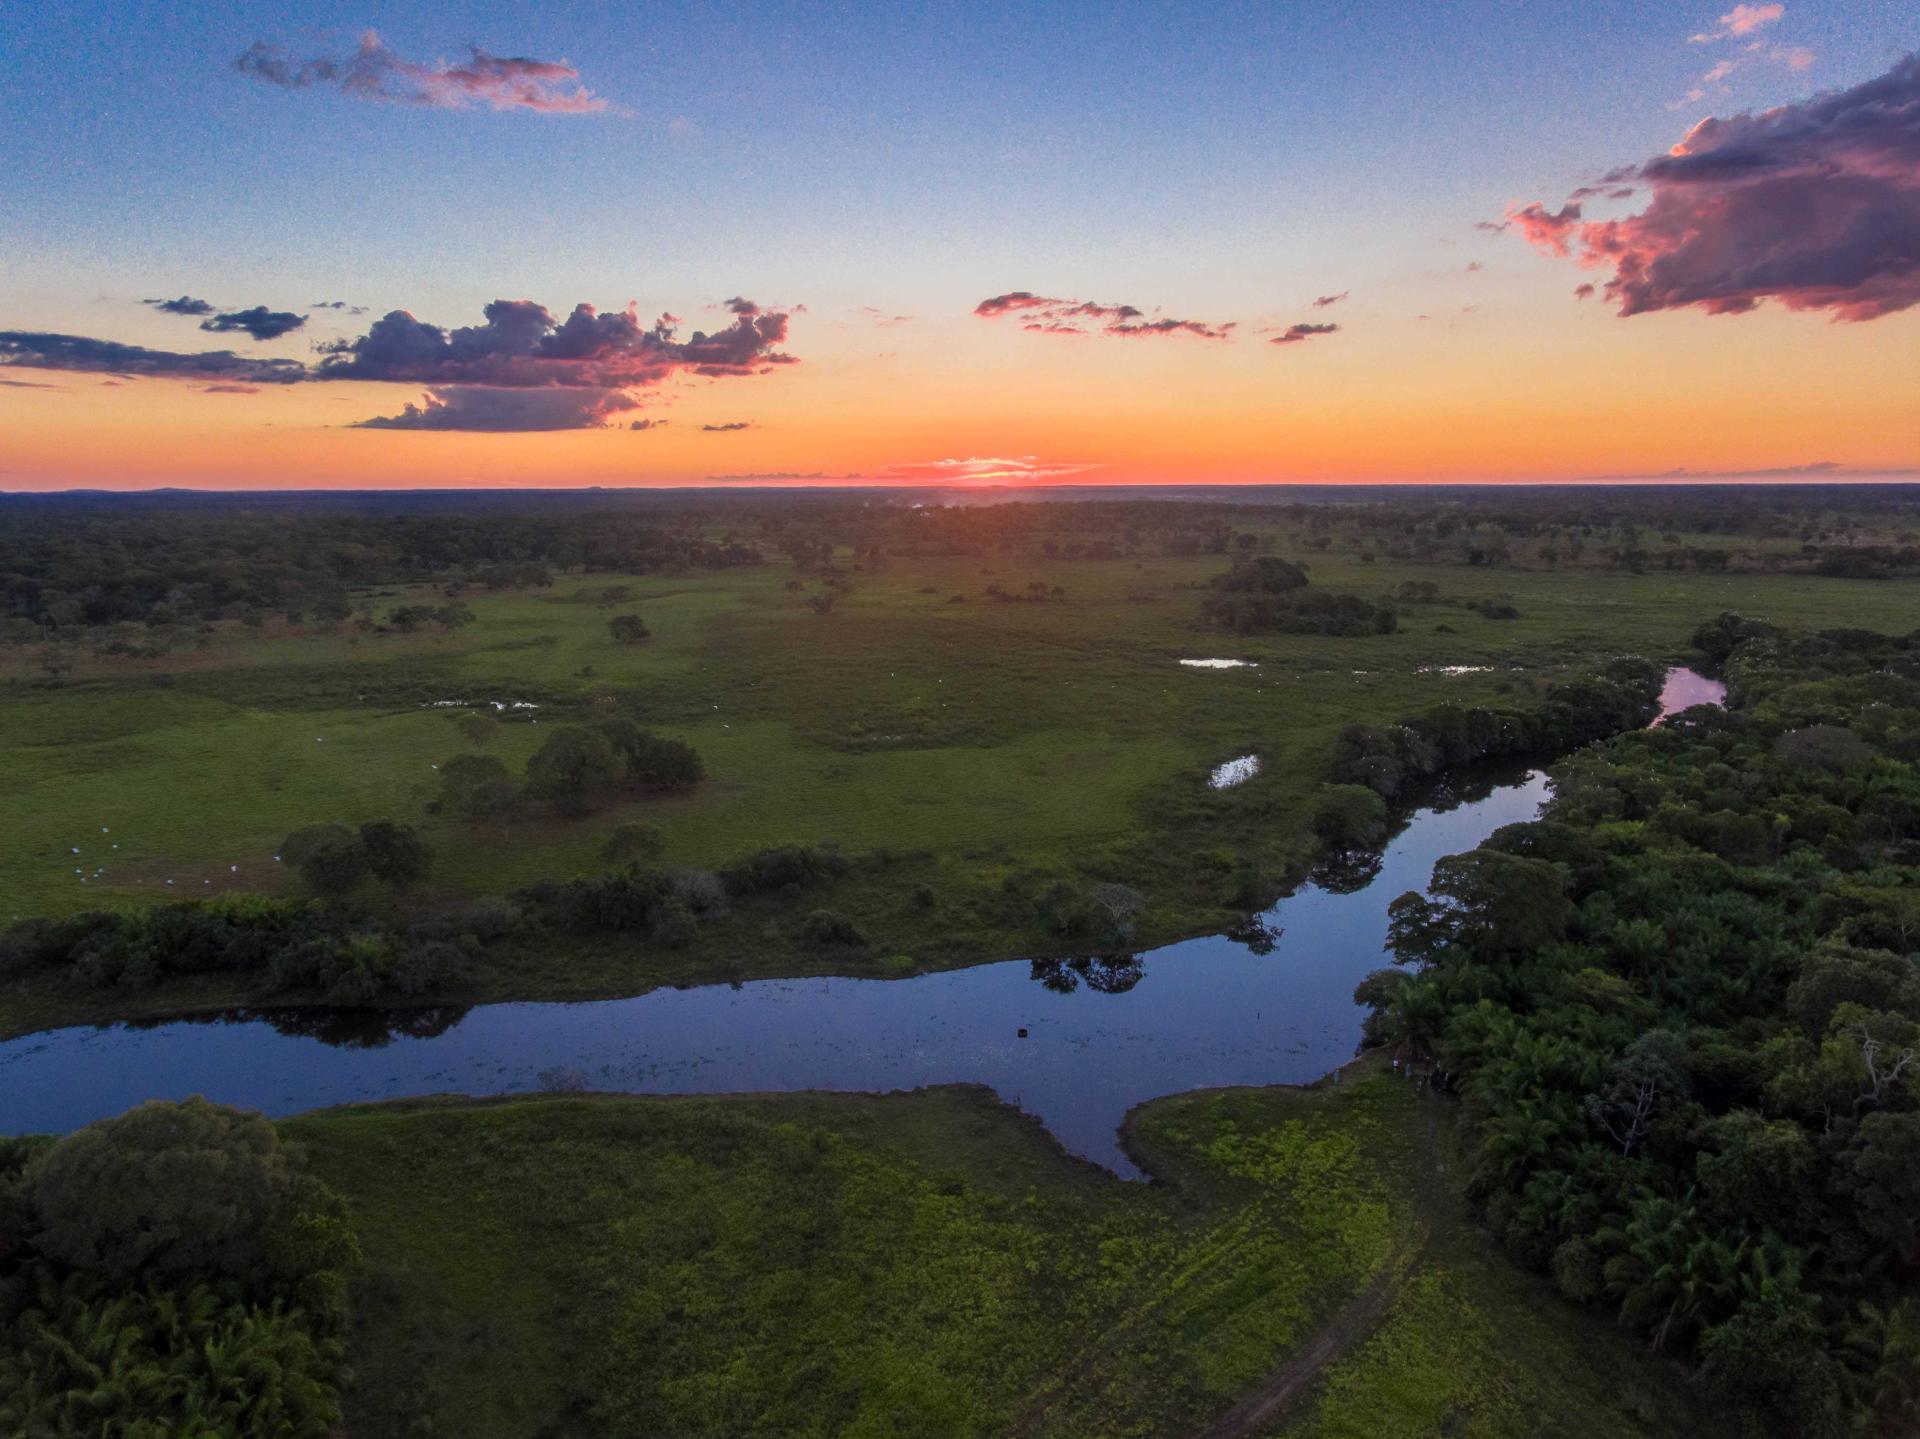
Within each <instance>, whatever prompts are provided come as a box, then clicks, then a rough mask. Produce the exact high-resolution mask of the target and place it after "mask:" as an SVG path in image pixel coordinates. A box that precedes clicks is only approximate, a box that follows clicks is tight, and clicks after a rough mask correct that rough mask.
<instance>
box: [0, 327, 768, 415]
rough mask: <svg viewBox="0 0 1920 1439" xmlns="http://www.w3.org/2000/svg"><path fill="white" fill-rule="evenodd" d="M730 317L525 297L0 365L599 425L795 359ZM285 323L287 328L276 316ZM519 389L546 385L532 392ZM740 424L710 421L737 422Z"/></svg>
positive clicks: (13, 355) (75, 345)
mask: <svg viewBox="0 0 1920 1439" xmlns="http://www.w3.org/2000/svg"><path fill="white" fill-rule="evenodd" d="M729 308H730V309H732V311H733V314H734V319H733V321H732V323H731V324H729V325H727V326H725V327H724V328H722V329H719V330H716V331H714V332H712V333H711V334H709V333H707V332H705V331H701V330H695V331H694V332H693V334H692V335H691V336H690V337H688V338H687V339H684V340H682V339H680V338H679V336H678V332H677V330H676V328H675V322H674V320H673V317H672V316H670V315H663V316H662V317H661V318H660V319H658V320H656V321H654V322H653V323H652V324H650V325H647V324H642V323H641V321H640V318H639V316H638V314H637V312H636V311H635V308H634V307H633V306H632V305H629V306H627V308H626V309H625V310H620V311H614V312H611V313H602V312H600V311H598V310H595V309H594V307H593V306H591V305H584V304H583V305H576V306H574V308H573V310H572V311H571V312H570V313H569V314H568V315H567V317H566V319H564V320H561V319H557V318H556V317H555V316H554V315H553V313H552V312H551V311H549V310H548V309H547V308H546V307H545V306H544V305H539V304H536V303H535V302H533V301H532V300H495V301H494V302H493V303H492V304H490V305H488V306H487V307H486V309H485V311H484V312H483V314H484V323H482V324H479V325H469V326H462V327H459V328H455V329H451V330H449V329H444V328H442V327H441V326H438V325H431V324H428V323H426V322H425V321H422V320H418V319H416V318H415V317H414V316H413V315H411V314H409V313H408V312H407V311H405V310H393V311H390V312H389V313H387V314H385V315H383V316H381V317H380V318H379V319H378V320H376V321H374V323H373V324H372V326H371V327H369V329H368V330H367V332H366V333H365V334H364V335H361V336H359V337H358V338H355V339H351V340H337V341H333V342H331V343H329V344H325V345H321V346H319V347H318V350H319V354H320V358H319V359H318V360H317V361H315V362H314V363H311V364H308V363H304V362H302V361H299V360H282V359H271V360H269V359H250V358H248V357H246V356H242V355H236V354H235V353H233V352H232V351H231V350H213V351H206V352H202V353H199V354H183V353H179V352H175V351H170V350H151V349H147V348H146V347H144V346H141V345H124V344H120V343H118V342H117V341H113V340H97V339H92V338H89V337H87V336H84V335H60V334H47V333H41V332H37V331H27V330H5V331H0V367H7V366H16V365H17V366H19V367H21V368H24V369H41V370H68V371H76V372H80V373H90V374H102V375H117V376H138V377H143V378H145V377H151V378H172V379H185V380H201V381H218V382H225V383H229V384H252V385H270V384H271V385H291V384H302V383H317V382H321V381H330V380H360V381H369V382H374V383H382V384H412V385H419V386H422V387H424V389H425V390H426V394H425V395H424V396H423V397H422V400H421V403H419V404H409V405H407V406H406V407H405V408H404V409H403V410H401V412H400V413H398V414H395V415H385V416H375V417H374V418H372V419H370V420H366V421H362V422H361V423H362V425H363V426H365V427H368V428H373V429H396V430H459V429H467V430H481V431H506V430H559V429H585V428H591V427H595V426H599V425H603V424H605V423H607V420H608V418H609V416H611V415H614V414H617V413H620V412H622V411H625V410H631V409H634V408H635V407H636V406H637V404H638V402H637V401H635V400H633V399H632V398H631V397H630V396H628V395H627V394H626V393H625V392H626V391H628V390H636V389H646V388H649V387H652V386H656V385H660V384H662V383H664V382H665V381H667V380H669V379H671V378H673V377H674V376H675V375H680V374H688V375H695V376H700V377H703V378H708V379H726V378H738V377H744V376H749V375H760V374H765V373H767V372H768V371H770V370H772V369H774V368H775V367H777V366H781V365H791V364H797V363H799V361H798V360H797V359H795V357H793V356H792V355H789V354H786V353H784V352H782V351H781V350H779V349H777V348H776V347H777V346H778V345H780V344H781V343H783V342H784V341H785V339H786V337H787V316H786V315H785V314H784V313H783V312H781V311H777V310H776V311H769V310H764V309H762V308H761V307H760V306H758V305H755V304H753V303H752V302H751V301H749V300H742V299H738V298H736V299H735V300H733V301H731V302H729ZM289 322H291V323H289ZM304 323H305V319H304V317H302V316H299V315H292V314H289V313H286V312H280V311H269V310H266V309H265V308H264V307H257V308H256V309H254V310H247V311H236V312H234V313H232V314H222V315H219V316H217V317H216V318H215V319H213V320H209V321H207V322H205V323H204V324H203V325H202V328H203V329H209V330H214V329H220V330H244V331H246V332H247V333H248V334H250V335H252V336H253V337H254V338H256V339H269V338H272V337H273V336H275V335H279V334H284V333H286V332H287V331H288V330H290V329H294V328H298V326H300V325H302V324H304ZM518 392H547V393H546V395H545V398H534V397H529V396H528V395H525V394H519V393H518ZM746 423H747V422H744V421H743V422H739V423H738V424H735V425H733V426H723V427H719V428H744V427H745V424H746Z"/></svg>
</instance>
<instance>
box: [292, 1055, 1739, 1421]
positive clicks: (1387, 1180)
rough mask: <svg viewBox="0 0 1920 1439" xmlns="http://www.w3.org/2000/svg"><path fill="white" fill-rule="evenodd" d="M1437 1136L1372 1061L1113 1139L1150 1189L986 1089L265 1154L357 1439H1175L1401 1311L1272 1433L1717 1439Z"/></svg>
mask: <svg viewBox="0 0 1920 1439" xmlns="http://www.w3.org/2000/svg"><path fill="white" fill-rule="evenodd" d="M1451 1114H1452V1111H1451V1106H1450V1105H1449V1104H1448V1103H1447V1102H1446V1101H1444V1100H1442V1099H1440V1098H1439V1097H1437V1096H1432V1095H1428V1094H1425V1093H1423V1092H1421V1091H1419V1090H1418V1089H1416V1087H1414V1086H1412V1085H1408V1084H1406V1083H1405V1082H1404V1081H1400V1080H1397V1079H1396V1078H1394V1076H1393V1075H1392V1073H1391V1071H1388V1070H1386V1069H1385V1067H1384V1065H1383V1064H1382V1063H1381V1062H1380V1061H1379V1060H1377V1059H1369V1060H1366V1061H1362V1062H1360V1063H1359V1064H1357V1065H1355V1066H1353V1067H1351V1068H1350V1069H1349V1070H1348V1071H1347V1072H1346V1077H1345V1078H1344V1080H1343V1082H1342V1083H1340V1084H1338V1085H1334V1084H1328V1085H1323V1086H1320V1087H1317V1088H1313V1089H1287V1088H1267V1089H1255V1090H1245V1089H1242V1090H1231V1091H1215V1092H1206V1093H1199V1094H1193V1095H1181V1096H1177V1097H1173V1098H1168V1099H1163V1100H1157V1101H1154V1102H1153V1103H1151V1104H1149V1105H1146V1106H1144V1107H1142V1108H1141V1109H1140V1110H1138V1111H1136V1113H1135V1115H1134V1117H1133V1119H1132V1120H1131V1121H1130V1130H1131V1131H1132V1132H1133V1133H1134V1134H1135V1135H1136V1136H1137V1140H1136V1142H1137V1143H1138V1145H1139V1146H1140V1152H1141V1153H1142V1155H1143V1156H1145V1157H1150V1159H1151V1162H1152V1164H1153V1166H1154V1176H1155V1178H1156V1180H1157V1181H1158V1182H1156V1183H1155V1184H1152V1185H1147V1186H1141V1185H1125V1184H1121V1183H1119V1182H1117V1181H1115V1180H1114V1179H1112V1178H1111V1177H1110V1176H1108V1175H1106V1174H1104V1173H1102V1172H1100V1171H1099V1170H1097V1169H1095V1168H1094V1167H1093V1166H1090V1165H1088V1164H1086V1163H1084V1162H1083V1161H1079V1160H1076V1159H1073V1158H1072V1157H1070V1156H1068V1155H1066V1154H1064V1153H1063V1152H1062V1151H1061V1150H1060V1149H1059V1147H1058V1146H1057V1145H1055V1144H1054V1143H1053V1142H1052V1141H1051V1140H1050V1139H1049V1138H1048V1137H1047V1136H1046V1135H1045V1134H1044V1133H1043V1132H1041V1131H1040V1130H1039V1129H1038V1127H1037V1126H1035V1125H1033V1123H1032V1122H1031V1121H1030V1120H1027V1119H1025V1118H1023V1117H1022V1116H1020V1115H1018V1114H1016V1113H1014V1112H1013V1111H1012V1110H1011V1109H1009V1108H1008V1107H1007V1106H1004V1105H1001V1104H998V1103H995V1102H994V1101H993V1100H992V1099H991V1098H990V1097H989V1096H988V1095H987V1094H986V1093H985V1092H984V1091H982V1090H979V1089H977V1088H942V1089H934V1090H926V1091H921V1092H918V1093H914V1094H910V1095H894V1096H872V1095H785V1096H766V1095H758V1096H737V1097H727V1098H657V1097H628V1096H579V1097H546V1098H537V1099H521V1100H499V1101H489V1102H471V1101H411V1102H406V1103H401V1104H394V1105H381V1106H372V1107H355V1108H349V1109H342V1110H333V1111H327V1112H322V1113H319V1114H312V1115H307V1116H303V1117H301V1118H299V1119H294V1120H287V1121H283V1122H282V1124H281V1129H282V1132H283V1134H284V1135H285V1136H286V1137H287V1138H288V1139H290V1140H293V1141H295V1142H297V1143H299V1144H300V1145H302V1146H303V1147H304V1148H305V1149H306V1150H307V1152H308V1154H309V1155H310V1156H311V1162H312V1164H313V1166H314V1169H315V1171H316V1172H317V1173H318V1174H320V1175H321V1176H322V1177H323V1178H324V1179H326V1181H327V1182H328V1183H329V1184H331V1185H333V1186H334V1187H335V1188H336V1189H338V1190H339V1191H340V1192H341V1193H343V1194H344V1195H345V1196H346V1197H347V1199H348V1201H349V1204H350V1205H351V1208H352V1213H353V1215H354V1222H355V1225H356V1228H357V1230H358V1232H359V1234H360V1239H361V1244H362V1247H363V1249H364V1251H365V1254H366V1258H367V1264H366V1268H365V1270H364V1271H363V1273H362V1275H361V1277H360V1278H359V1279H358V1280H357V1281H356V1284H355V1288H354V1294H353V1302H354V1332H355V1335H356V1342H355V1351H354V1355H353V1369H354V1372H355V1375H356V1387H355V1388H354V1390H353V1391H352V1392H351V1394H350V1395H349V1399H348V1420H349V1425H350V1427H351V1428H352V1430H353V1432H354V1433H355V1434H357V1435H363V1436H373V1439H381V1436H386V1435H401V1434H405V1433H408V1432H409V1426H410V1425H414V1424H416V1422H417V1421H418V1420H419V1419H421V1418H423V1417H424V1418H427V1419H430V1420H431V1421H432V1423H433V1427H434V1429H435V1431H436V1432H446V1433H460V1434H462V1435H466V1436H472V1439H489V1436H495V1435H498V1436H502V1439H505V1436H508V1435H513V1436H524V1435H527V1434H531V1433H535V1432H539V1431H540V1430H541V1429H542V1427H543V1426H557V1427H558V1428H561V1429H564V1430H565V1431H566V1432H570V1433H586V1434H591V1433H595V1432H602V1431H607V1432H633V1430H634V1429H635V1428H636V1427H645V1428H650V1429H652V1430H654V1431H656V1432H671V1433H674V1434H676V1435H680V1436H685V1439H699V1436H702V1435H708V1434H712V1435H719V1434H722V1433H729V1432H733V1430H732V1429H731V1428H730V1427H729V1426H730V1424H731V1423H732V1420H731V1419H730V1418H729V1416H733V1415H741V1414H749V1413H750V1414H753V1415H755V1416H756V1422H758V1423H760V1424H761V1425H763V1426H765V1427H768V1428H769V1429H778V1430H779V1431H780V1432H800V1431H801V1430H802V1429H803V1428H804V1427H805V1423H804V1422H803V1421H802V1417H801V1416H813V1419H818V1417H819V1416H821V1415H831V1416H834V1417H833V1427H834V1429H835V1430H836V1432H849V1431H859V1432H864V1430H863V1429H862V1426H863V1425H865V1426H867V1427H872V1426H874V1425H879V1426H880V1428H879V1429H876V1430H875V1432H889V1433H892V1432H899V1433H908V1432H911V1433H940V1434H943V1435H954V1436H967V1435H979V1436H982V1439H985V1436H988V1435H1001V1434H1008V1433H1018V1434H1025V1435H1030V1436H1074V1435H1096V1434H1097V1435H1111V1434H1114V1433H1117V1432H1127V1433H1133V1434H1140V1435H1162V1434H1165V1435H1174V1434H1191V1433H1194V1432H1197V1431H1198V1430H1199V1429H1201V1428H1202V1427H1203V1426H1204V1425H1205V1424H1207V1423H1211V1422H1213V1421H1215V1420H1218V1419H1220V1418H1221V1417H1222V1416H1225V1415H1226V1414H1228V1412H1229V1411H1230V1410H1231V1409H1232V1408H1233V1406H1234V1405H1235V1403H1236V1401H1238V1400H1239V1399H1241V1398H1242V1397H1243V1396H1245V1395H1247V1394H1248V1393H1250V1392H1254V1391H1257V1390H1259V1389H1260V1386H1261V1385H1262V1384H1263V1383H1265V1382H1266V1381H1267V1380H1268V1379H1269V1378H1270V1376H1272V1375H1273V1373H1274V1372H1275V1370H1276V1369H1277V1368H1278V1367H1280V1366H1282V1365H1284V1364H1285V1363H1286V1362H1287V1360H1288V1359H1289V1357H1290V1356H1294V1355H1298V1354H1300V1353H1302V1352H1305V1351H1308V1350H1310V1349H1312V1348H1313V1347H1314V1345H1315V1341H1316V1340H1317V1339H1319V1338H1320V1337H1321V1336H1322V1334H1323V1333H1324V1332H1325V1331H1326V1330H1327V1329H1328V1328H1329V1326H1331V1325H1333V1324H1335V1322H1336V1321H1338V1320H1339V1319H1340V1317H1341V1316H1342V1315H1343V1314H1344V1313H1346V1311H1347V1310H1348V1308H1349V1306H1350V1304H1351V1303H1352V1302H1353V1301H1354V1300H1355V1298H1356V1297H1357V1296H1359V1295H1361V1294H1362V1293H1363V1292H1365V1291H1367V1290H1368V1289H1369V1288H1370V1287H1371V1286H1376V1285H1377V1284H1379V1283H1380V1282H1381V1281H1382V1280H1383V1278H1384V1280H1385V1281H1386V1282H1387V1284H1388V1287H1389V1289H1390V1293H1389V1294H1388V1295H1387V1299H1386V1302H1385V1303H1384V1304H1383V1305H1382V1306H1381V1308H1380V1312H1379V1315H1378V1320H1377V1322H1376V1323H1375V1324H1373V1325H1371V1326H1363V1327H1361V1328H1360V1329H1358V1330H1356V1331H1355V1332H1352V1333H1350V1334H1346V1335H1345V1340H1344V1342H1343V1344H1342V1345H1341V1346H1340V1347H1339V1348H1338V1349H1337V1351H1336V1352H1334V1353H1331V1354H1329V1355H1327V1356H1326V1357H1325V1358H1324V1360H1323V1361H1322V1363H1321V1364H1320V1366H1319V1367H1318V1368H1317V1370H1316V1372H1315V1373H1314V1375H1313V1377H1312V1382H1311V1383H1310V1384H1308V1385H1306V1386H1304V1387H1303V1388H1302V1389H1301V1390H1300V1391H1299V1393H1298V1396H1297V1398H1296V1399H1295V1400H1293V1401H1292V1402H1291V1403H1290V1404H1289V1406H1288V1407H1287V1408H1286V1409H1285V1410H1284V1411H1283V1412H1281V1413H1277V1414H1275V1415H1273V1416H1272V1418H1273V1422H1274V1423H1276V1424H1279V1423H1284V1424H1286V1425H1287V1426H1289V1427H1287V1428H1286V1429H1285V1430H1284V1431H1282V1432H1286V1433H1290V1434H1300V1435H1310V1434H1311V1435H1317V1434H1327V1435H1332V1434H1339V1433H1355V1432H1363V1429H1364V1432H1392V1431H1394V1430H1398V1431H1401V1432H1413V1433H1423V1432H1433V1431H1434V1430H1435V1429H1436V1428H1445V1427H1447V1426H1448V1425H1449V1424H1451V1425H1453V1426H1455V1427H1459V1426H1463V1425H1464V1426H1467V1427H1468V1428H1470V1430H1471V1432H1474V1433H1476V1434H1482V1435H1487V1436H1494V1439H1498V1436H1505V1435H1514V1436H1519V1435H1523V1434H1534V1433H1538V1432H1541V1431H1542V1430H1543V1429H1546V1430H1550V1431H1551V1432H1556V1433H1563V1434H1567V1435H1572V1436H1586V1435H1591V1436H1594V1439H1599V1436H1602V1435H1604V1436H1609V1439H1612V1436H1620V1435H1643V1436H1647V1439H1663V1436H1667V1435H1674V1436H1678V1435H1681V1434H1712V1433H1715V1432H1716V1431H1715V1429H1714V1428H1713V1425H1712V1423H1711V1421H1710V1419H1709V1417H1708V1416H1706V1415H1704V1414H1703V1413H1702V1412H1701V1411H1700V1408H1699V1406H1698V1405H1697V1403H1696V1402H1695V1401H1694V1399H1693V1397H1692V1396H1691V1395H1690V1394H1689V1393H1688V1392H1687V1391H1686V1390H1685V1389H1684V1388H1683V1387H1682V1386H1680V1385H1679V1384H1677V1383H1676V1382H1675V1380H1674V1378H1673V1375H1672V1373H1671V1371H1670V1370H1668V1369H1666V1368H1665V1367H1664V1366H1661V1365H1659V1364H1657V1363H1654V1362H1651V1361H1649V1360H1648V1359H1647V1358H1646V1357H1645V1356H1644V1355H1643V1354H1641V1353H1640V1352H1639V1351H1638V1350H1637V1348H1635V1347H1634V1346H1632V1345H1629V1344H1626V1343H1624V1342H1622V1341H1621V1340H1620V1339H1619V1337H1618V1336H1616V1335H1614V1334H1613V1333H1612V1332H1611V1331H1609V1330H1607V1329H1605V1328H1604V1327H1601V1326H1596V1325H1593V1324H1592V1323H1591V1322H1590V1321H1587V1320H1585V1319H1583V1318H1582V1317H1581V1316H1579V1315H1577V1314H1575V1313H1573V1312H1572V1311H1570V1310H1568V1309H1567V1308H1566V1307H1565V1306H1563V1305H1559V1304H1557V1303H1555V1302H1553V1301H1552V1300H1551V1297H1550V1296H1548V1295H1546V1294H1545V1292H1544V1291H1542V1290H1540V1289H1538V1288H1537V1287H1536V1286H1534V1285H1532V1284H1531V1282H1530V1281H1527V1280H1526V1279H1525V1278H1524V1277H1523V1276H1518V1275H1516V1274H1514V1273H1512V1272H1511V1271H1510V1270H1509V1269H1507V1268H1506V1267H1505V1266H1504V1265H1502V1264H1501V1263H1500V1261H1499V1260H1498V1258H1497V1256H1494V1255H1491V1254H1489V1253H1487V1252H1486V1251H1485V1250H1484V1247H1483V1246H1482V1245H1481V1243H1480V1241H1479V1240H1478V1239H1477V1238H1476V1237H1475V1236H1473V1235H1472V1233H1471V1231H1470V1230H1468V1229H1467V1228H1466V1227H1465V1226H1464V1225H1462V1224H1461V1223H1460V1222H1459V1218H1458V1212H1457V1209H1456V1207H1455V1201H1454V1199H1453V1196H1452V1194H1451V1190H1450V1188H1449V1186H1448V1185H1447V1184H1446V1182H1445V1180H1444V1175H1445V1174H1446V1173H1447V1172H1448V1165H1449V1159H1448V1156H1449V1154H1450V1152H1451V1151H1450V1146H1451V1143H1452V1140H1451V1124H1452V1118H1451ZM401 1156H404V1157H405V1161H404V1162H398V1161H399V1160H400V1157H401ZM903 1255H912V1256H913V1263H912V1266H911V1275H909V1274H908V1273H906V1272H905V1271H904V1270H903V1269H902V1268H901V1256H903ZM675 1315H679V1316H681V1317H680V1318H675V1317H674V1316H675ZM688 1316H697V1322H691V1321H690V1319H689V1318H688ZM829 1338H830V1339H831V1341H832V1342H831V1343H830V1344H827V1343H823V1340H825V1339H829ZM423 1376H425V1378H424V1380H423ZM783 1415H784V1416H789V1417H790V1418H791V1419H792V1421H793V1423H792V1424H791V1425H790V1426H788V1425H786V1424H785V1421H783V1419H782V1417H781V1416H783ZM1356 1424H1360V1425H1362V1426H1363V1428H1356V1427H1355V1425H1356ZM1263 1432H1265V1431H1263Z"/></svg>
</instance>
